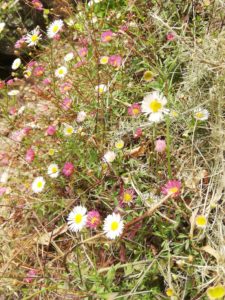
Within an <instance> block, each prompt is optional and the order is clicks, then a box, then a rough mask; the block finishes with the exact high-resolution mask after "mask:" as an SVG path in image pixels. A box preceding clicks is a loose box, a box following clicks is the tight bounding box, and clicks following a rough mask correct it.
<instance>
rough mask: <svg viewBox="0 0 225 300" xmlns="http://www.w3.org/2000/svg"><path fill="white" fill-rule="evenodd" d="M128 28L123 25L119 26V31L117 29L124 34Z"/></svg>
mask: <svg viewBox="0 0 225 300" xmlns="http://www.w3.org/2000/svg"><path fill="white" fill-rule="evenodd" d="M128 28H129V27H128V25H127V24H124V25H121V26H120V29H119V30H120V31H123V32H126V31H127V30H128Z"/></svg>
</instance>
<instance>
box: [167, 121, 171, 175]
mask: <svg viewBox="0 0 225 300" xmlns="http://www.w3.org/2000/svg"><path fill="white" fill-rule="evenodd" d="M166 156H167V167H168V175H169V178H170V179H171V178H172V171H171V153H170V118H169V117H166Z"/></svg>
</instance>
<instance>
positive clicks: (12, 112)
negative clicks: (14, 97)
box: [9, 106, 17, 116]
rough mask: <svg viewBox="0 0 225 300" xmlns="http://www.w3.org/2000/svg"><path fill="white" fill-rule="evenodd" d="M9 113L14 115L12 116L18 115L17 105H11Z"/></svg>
mask: <svg viewBox="0 0 225 300" xmlns="http://www.w3.org/2000/svg"><path fill="white" fill-rule="evenodd" d="M9 113H10V115H12V116H14V115H16V113H17V109H16V107H15V106H12V107H10V109H9Z"/></svg>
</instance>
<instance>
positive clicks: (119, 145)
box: [115, 141, 124, 149]
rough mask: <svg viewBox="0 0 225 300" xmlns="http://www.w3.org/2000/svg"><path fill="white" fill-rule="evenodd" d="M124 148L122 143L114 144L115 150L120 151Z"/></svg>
mask: <svg viewBox="0 0 225 300" xmlns="http://www.w3.org/2000/svg"><path fill="white" fill-rule="evenodd" d="M123 146H124V142H123V141H119V142H117V143H116V144H115V147H116V149H122V148H123Z"/></svg>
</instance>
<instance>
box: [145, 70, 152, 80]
mask: <svg viewBox="0 0 225 300" xmlns="http://www.w3.org/2000/svg"><path fill="white" fill-rule="evenodd" d="M152 78H153V75H152V72H150V71H146V72H145V73H144V80H145V81H150V80H151V79H152Z"/></svg>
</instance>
